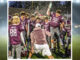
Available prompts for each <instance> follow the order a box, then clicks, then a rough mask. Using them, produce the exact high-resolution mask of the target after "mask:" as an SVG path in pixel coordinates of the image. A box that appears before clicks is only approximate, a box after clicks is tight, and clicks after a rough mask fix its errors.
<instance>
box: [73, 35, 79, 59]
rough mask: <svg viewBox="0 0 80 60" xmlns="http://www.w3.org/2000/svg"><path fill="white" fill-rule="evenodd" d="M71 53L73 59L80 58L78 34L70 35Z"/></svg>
mask: <svg viewBox="0 0 80 60" xmlns="http://www.w3.org/2000/svg"><path fill="white" fill-rule="evenodd" d="M72 55H73V56H72V57H73V60H80V35H73V36H72Z"/></svg>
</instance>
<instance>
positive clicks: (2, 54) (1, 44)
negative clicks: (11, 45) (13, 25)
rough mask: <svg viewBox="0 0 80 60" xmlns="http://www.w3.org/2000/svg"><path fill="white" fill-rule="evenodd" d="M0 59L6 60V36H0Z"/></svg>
mask: <svg viewBox="0 0 80 60" xmlns="http://www.w3.org/2000/svg"><path fill="white" fill-rule="evenodd" d="M0 60H7V38H3V37H0Z"/></svg>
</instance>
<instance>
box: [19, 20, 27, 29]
mask: <svg viewBox="0 0 80 60" xmlns="http://www.w3.org/2000/svg"><path fill="white" fill-rule="evenodd" d="M20 24H21V26H22V28H23V29H24V30H25V29H26V24H27V20H26V19H25V20H21V19H20Z"/></svg>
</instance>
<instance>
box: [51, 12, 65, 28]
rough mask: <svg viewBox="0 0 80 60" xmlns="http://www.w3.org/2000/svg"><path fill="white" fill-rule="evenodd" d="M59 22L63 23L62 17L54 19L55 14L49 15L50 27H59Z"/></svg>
mask: <svg viewBox="0 0 80 60" xmlns="http://www.w3.org/2000/svg"><path fill="white" fill-rule="evenodd" d="M61 22H63V19H62V16H59V17H56V14H55V13H52V14H51V22H50V26H52V27H53V28H56V27H59V25H60V23H61Z"/></svg>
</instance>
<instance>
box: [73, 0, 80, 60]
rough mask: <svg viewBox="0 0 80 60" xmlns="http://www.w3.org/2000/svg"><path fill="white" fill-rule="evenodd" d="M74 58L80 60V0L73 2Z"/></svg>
mask: <svg viewBox="0 0 80 60" xmlns="http://www.w3.org/2000/svg"><path fill="white" fill-rule="evenodd" d="M72 11H73V12H72V46H73V47H72V53H73V55H72V57H73V60H80V54H79V53H80V47H79V45H80V27H77V28H75V26H79V25H80V0H73V3H72Z"/></svg>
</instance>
